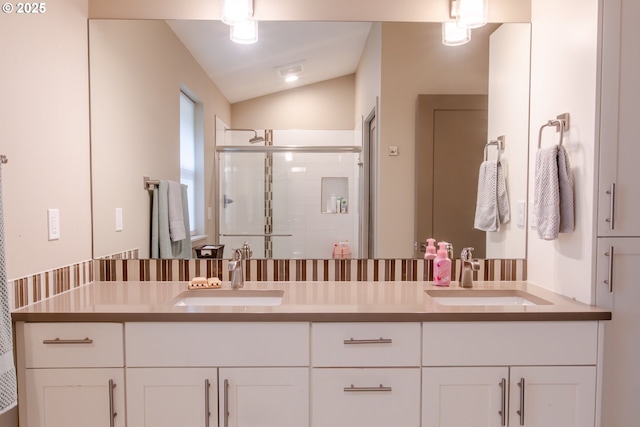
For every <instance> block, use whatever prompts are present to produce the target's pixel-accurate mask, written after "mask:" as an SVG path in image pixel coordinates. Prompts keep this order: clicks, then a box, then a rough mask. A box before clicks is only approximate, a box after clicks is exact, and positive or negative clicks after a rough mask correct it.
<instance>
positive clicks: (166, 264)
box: [8, 253, 527, 310]
mask: <svg viewBox="0 0 640 427" xmlns="http://www.w3.org/2000/svg"><path fill="white" fill-rule="evenodd" d="M131 256H135V254H134V253H127V254H125V255H123V256H118V255H116V256H114V257H109V259H96V260H88V261H83V262H80V263H77V264H73V265H69V266H66V267H61V268H57V269H54V270H50V271H46V272H43V273H39V274H34V275H30V276H27V277H22V278H19V279H14V280H10V281H9V282H8V286H9V301H10V308H11V309H12V310H15V309H17V308H20V307H23V306H25V305H29V304H33V303H34V302H38V301H41V300H43V299H46V298H49V297H52V296H54V295H57V294H59V293H61V292H65V291H68V290H70V289H73V288H77V287H79V286H82V285H85V284H87V283H91V282H93V281H94V280H95V281H107V282H108V281H128V280H132V281H187V280H190V279H191V278H192V277H196V276H204V277H220V278H221V279H222V280H229V271H228V263H229V261H228V260H223V259H191V260H157V259H128V258H129V257H131ZM459 268H460V260H455V263H454V264H453V267H452V278H453V279H454V280H455V279H456V278H457V274H458V271H459ZM432 269H433V262H432V261H425V260H423V259H341V260H334V259H313V260H311V259H305V260H301V259H277V260H274V259H269V260H264V259H251V260H248V261H245V280H252V281H313V282H326V281H338V282H341V281H413V280H417V281H422V280H427V281H429V280H431V279H432ZM474 280H480V281H487V280H491V281H525V280H527V263H526V260H523V259H514V260H511V259H509V260H505V259H485V260H480V270H479V271H477V272H474Z"/></svg>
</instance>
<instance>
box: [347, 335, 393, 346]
mask: <svg viewBox="0 0 640 427" xmlns="http://www.w3.org/2000/svg"><path fill="white" fill-rule="evenodd" d="M392 342H393V340H392V339H391V338H382V337H381V338H378V339H373V340H372V339H368V340H356V339H353V338H349V339H348V340H344V343H345V344H391V343H392Z"/></svg>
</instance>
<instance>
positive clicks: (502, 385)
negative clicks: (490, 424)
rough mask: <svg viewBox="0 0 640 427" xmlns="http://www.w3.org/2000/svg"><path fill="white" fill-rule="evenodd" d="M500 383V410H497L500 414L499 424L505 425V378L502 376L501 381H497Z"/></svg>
mask: <svg viewBox="0 0 640 427" xmlns="http://www.w3.org/2000/svg"><path fill="white" fill-rule="evenodd" d="M498 385H500V390H501V392H500V393H501V394H502V396H501V400H500V410H499V411H498V415H500V425H501V426H506V425H507V379H506V378H503V379H502V381H500V382H499V383H498Z"/></svg>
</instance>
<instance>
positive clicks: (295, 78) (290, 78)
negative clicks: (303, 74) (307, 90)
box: [284, 74, 298, 83]
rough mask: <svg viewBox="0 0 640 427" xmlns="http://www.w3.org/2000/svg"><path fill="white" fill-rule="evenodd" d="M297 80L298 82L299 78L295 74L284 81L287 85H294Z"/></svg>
mask: <svg viewBox="0 0 640 427" xmlns="http://www.w3.org/2000/svg"><path fill="white" fill-rule="evenodd" d="M296 80H298V76H296V75H295V74H292V75H290V76H287V77H285V78H284V81H285V82H287V83H292V82H295V81H296Z"/></svg>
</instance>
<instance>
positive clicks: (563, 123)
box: [538, 113, 569, 150]
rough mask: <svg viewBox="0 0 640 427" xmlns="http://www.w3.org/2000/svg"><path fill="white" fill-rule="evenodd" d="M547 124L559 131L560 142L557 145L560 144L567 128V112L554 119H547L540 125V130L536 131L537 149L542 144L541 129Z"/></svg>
mask: <svg viewBox="0 0 640 427" xmlns="http://www.w3.org/2000/svg"><path fill="white" fill-rule="evenodd" d="M549 126H554V127H555V128H556V132H560V142H559V143H558V145H562V140H563V138H564V132H565V131H567V130H569V113H564V114H560V115H559V116H557V117H556V118H555V119H554V120H549V121H548V122H547V123H545V124H543V125H542V126H540V131H539V132H538V150H539V149H540V147H541V146H542V131H543V130H544V128H546V127H549Z"/></svg>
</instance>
